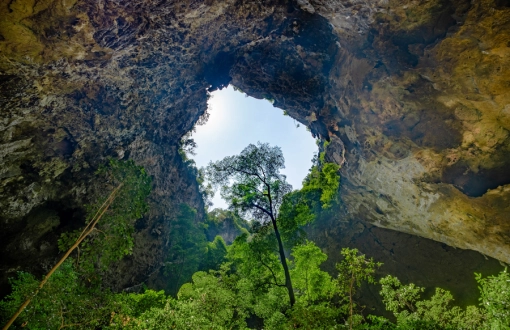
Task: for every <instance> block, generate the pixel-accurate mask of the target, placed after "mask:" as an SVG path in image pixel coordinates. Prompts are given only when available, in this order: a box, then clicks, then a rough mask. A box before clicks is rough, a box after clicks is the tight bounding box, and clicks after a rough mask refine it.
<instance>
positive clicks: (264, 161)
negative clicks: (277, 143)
mask: <svg viewBox="0 0 510 330" xmlns="http://www.w3.org/2000/svg"><path fill="white" fill-rule="evenodd" d="M284 162H285V160H284V158H283V154H282V151H281V149H280V148H279V147H270V146H269V144H267V143H258V144H257V145H253V144H250V145H249V146H248V147H246V148H245V149H244V150H243V151H242V152H241V154H240V155H236V156H230V157H225V158H224V159H222V160H220V161H217V162H215V163H213V162H211V163H210V164H209V166H208V167H207V169H206V177H207V178H208V180H209V181H210V182H211V184H212V185H213V186H215V187H220V188H221V196H222V197H223V199H225V201H227V203H228V204H229V205H230V206H231V207H232V209H235V210H237V211H238V212H239V214H240V215H246V216H251V218H253V219H255V220H257V221H259V222H261V223H267V222H270V221H271V217H274V218H276V216H277V214H278V210H279V208H280V205H281V203H282V200H283V196H284V195H285V194H287V193H289V192H290V191H291V190H292V186H291V185H290V184H288V183H287V181H286V177H285V176H284V175H283V174H281V173H280V170H281V169H283V168H285V164H284Z"/></svg>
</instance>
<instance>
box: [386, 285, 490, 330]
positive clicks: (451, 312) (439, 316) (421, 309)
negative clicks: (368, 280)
mask: <svg viewBox="0 0 510 330" xmlns="http://www.w3.org/2000/svg"><path fill="white" fill-rule="evenodd" d="M380 283H381V286H382V290H381V296H382V298H383V302H384V303H385V305H386V309H387V310H389V311H391V312H393V314H394V315H395V317H396V318H397V325H398V328H397V329H400V328H404V329H408V328H409V329H412V328H413V327H417V326H418V325H420V327H423V328H427V329H428V328H430V329H482V328H483V323H484V318H485V317H484V313H483V311H481V310H480V309H478V308H476V307H475V306H469V307H468V308H467V309H466V310H462V309H461V308H460V307H458V306H451V303H452V302H453V297H452V295H451V293H450V292H449V291H446V290H444V289H441V288H436V292H435V294H434V295H433V296H432V297H431V298H430V299H427V300H420V298H421V297H420V296H421V293H422V292H423V291H424V289H423V288H420V287H417V286H415V285H414V284H412V283H411V284H408V285H403V284H402V283H401V282H400V281H399V280H398V279H397V278H396V277H393V276H391V275H388V276H386V277H384V278H383V279H381V281H380ZM425 326H426V327H425Z"/></svg>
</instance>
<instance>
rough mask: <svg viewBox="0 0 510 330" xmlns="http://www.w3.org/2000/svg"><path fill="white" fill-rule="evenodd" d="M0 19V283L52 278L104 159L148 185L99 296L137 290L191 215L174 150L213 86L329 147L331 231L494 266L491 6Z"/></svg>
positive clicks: (498, 199)
mask: <svg viewBox="0 0 510 330" xmlns="http://www.w3.org/2000/svg"><path fill="white" fill-rule="evenodd" d="M0 17H1V18H0V56H1V57H0V58H1V60H0V107H1V109H2V116H1V121H0V131H1V132H0V133H1V134H0V164H1V166H0V180H1V182H0V209H1V210H2V212H1V215H0V216H1V225H2V233H1V234H0V235H1V236H0V240H1V242H2V246H1V251H0V252H1V254H2V258H3V259H2V266H1V267H2V269H1V270H2V273H3V274H4V275H3V276H4V280H5V277H7V276H12V274H13V271H15V270H18V269H24V270H32V271H36V270H37V269H38V270H41V269H43V268H47V267H48V265H50V264H51V263H52V262H53V258H54V256H55V254H56V250H55V244H54V241H55V239H56V237H57V236H58V234H59V233H60V232H62V231H65V230H67V229H68V228H70V227H72V226H76V225H79V223H80V221H83V205H84V204H85V203H86V202H88V201H90V200H91V198H92V197H93V196H94V194H95V192H96V191H98V190H101V189H105V185H104V183H102V182H101V181H100V180H99V179H98V178H97V177H96V176H95V175H94V170H95V169H96V168H97V166H98V165H99V164H101V163H102V162H104V160H105V158H106V157H108V156H112V157H118V158H124V159H127V158H132V159H134V160H135V161H136V162H137V163H139V164H140V165H143V166H145V167H146V169H147V170H148V172H149V173H150V174H151V175H153V176H154V179H155V180H154V184H155V186H154V191H153V193H152V196H151V203H152V208H151V211H150V214H149V215H147V216H146V217H145V218H144V219H142V220H141V221H139V223H138V224H137V233H136V246H137V248H136V249H135V252H134V255H133V256H132V257H131V258H129V259H127V260H126V261H125V262H124V263H123V266H122V267H120V268H119V269H120V271H119V273H121V275H120V276H116V277H115V278H116V282H115V283H113V284H112V286H114V287H116V288H121V287H125V286H128V285H133V284H137V283H139V282H140V281H147V276H148V275H149V274H153V273H154V272H155V271H157V269H158V267H160V263H161V261H162V259H163V258H164V254H165V247H167V246H168V240H169V239H171V238H168V235H167V234H168V232H169V228H170V226H171V220H172V217H173V216H174V211H175V209H176V207H177V205H178V204H179V203H183V202H184V203H188V204H190V205H191V206H193V207H195V208H197V209H202V208H203V205H202V201H201V199H200V196H199V193H198V188H197V184H196V181H195V179H194V177H193V176H192V175H191V174H190V173H188V171H187V169H186V166H185V165H184V163H183V161H182V159H181V157H180V155H179V153H178V152H177V150H178V146H179V140H180V138H181V137H182V136H183V135H184V134H185V133H186V132H188V131H189V130H190V129H191V128H192V127H193V125H194V124H195V122H196V121H197V120H199V118H200V117H201V116H203V115H204V113H205V111H206V106H207V104H206V101H207V93H208V91H212V90H215V89H217V88H222V87H223V86H226V85H227V84H229V83H232V84H234V85H235V86H236V87H238V88H240V89H242V90H243V91H245V92H246V93H248V94H249V95H251V96H254V97H258V98H262V97H266V98H271V99H274V100H275V103H274V105H275V106H277V107H281V108H283V109H285V110H287V112H288V113H289V114H290V115H291V116H292V117H294V118H295V119H296V120H298V121H300V122H302V123H303V124H305V125H307V126H308V127H310V129H311V131H312V133H313V134H314V135H316V136H318V137H320V138H321V139H323V140H328V141H330V144H329V145H328V147H327V149H326V151H327V153H326V156H327V159H328V160H330V161H334V162H336V163H338V164H341V165H342V184H341V186H342V192H341V194H342V199H343V208H344V210H343V211H342V212H343V213H342V214H344V216H343V218H342V221H347V220H350V219H351V220H352V219H355V218H359V219H361V220H363V221H366V222H367V223H372V224H374V225H376V226H379V227H384V228H389V229H394V230H398V231H402V232H406V233H410V234H414V235H419V236H422V237H426V238H430V239H433V240H436V241H439V242H444V243H447V244H448V245H451V246H455V247H460V248H465V249H466V248H467V249H473V250H476V251H479V252H481V253H483V254H485V255H489V256H492V257H494V258H497V259H499V260H502V261H505V262H510V244H509V243H510V216H509V214H510V185H509V184H510V143H509V137H508V135H509V129H510V44H509V40H510V7H509V5H508V2H507V1H502V0H495V1H485V0H481V1H475V2H471V1H467V0H432V1H414V0H413V1H412V0H381V1H363V0H351V1H340V0H337V1H321V0H310V1H304V0H303V1H301V0H299V1H296V2H291V1H276V0H274V1H270V0H267V1H248V0H245V1H243V0H222V1H219V0H205V1H192V0H190V1H171V0H170V1H151V0H133V1H111V0H109V1H89V0H83V1H78V2H77V1H74V0H68V1H56V0H45V1H39V2H36V1H33V0H14V1H8V0H2V1H1V2H0ZM339 221H340V219H339ZM34 261H37V262H34Z"/></svg>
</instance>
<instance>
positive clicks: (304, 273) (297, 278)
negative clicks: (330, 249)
mask: <svg viewBox="0 0 510 330" xmlns="http://www.w3.org/2000/svg"><path fill="white" fill-rule="evenodd" d="M292 256H293V257H294V268H293V269H292V270H291V276H292V279H293V280H294V287H295V289H296V290H298V291H299V295H298V298H300V299H302V300H304V301H306V303H307V304H312V303H313V302H317V301H329V300H330V299H331V298H332V297H333V295H334V293H335V292H336V291H337V287H336V283H335V281H333V280H332V278H331V276H330V275H329V274H328V273H327V272H324V271H322V270H321V269H320V267H319V266H320V265H321V264H322V263H323V262H324V261H326V260H327V258H328V257H327V256H326V254H325V253H323V252H322V251H321V249H320V248H319V247H317V246H316V245H315V244H314V243H313V242H310V241H307V242H306V243H305V244H303V245H298V246H296V247H295V248H294V249H293V250H292ZM298 300H299V299H298Z"/></svg>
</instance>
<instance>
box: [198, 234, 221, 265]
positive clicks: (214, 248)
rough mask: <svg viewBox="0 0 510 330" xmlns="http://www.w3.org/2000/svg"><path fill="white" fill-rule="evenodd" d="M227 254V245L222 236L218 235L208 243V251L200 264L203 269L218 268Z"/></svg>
mask: <svg viewBox="0 0 510 330" xmlns="http://www.w3.org/2000/svg"><path fill="white" fill-rule="evenodd" d="M226 255H227V245H226V244H225V241H224V240H223V238H222V237H221V236H216V237H215V238H214V240H213V241H212V242H208V243H207V245H206V252H205V256H204V258H203V261H202V263H201V265H200V268H201V269H216V268H217V267H218V266H219V265H220V264H222V263H223V261H224V259H225V256H226Z"/></svg>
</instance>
